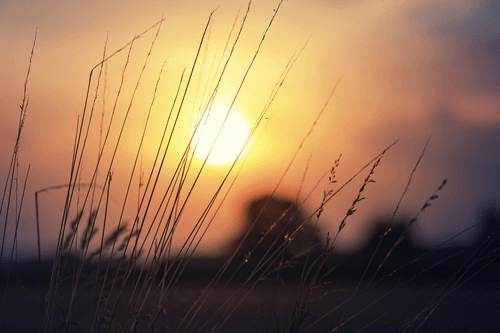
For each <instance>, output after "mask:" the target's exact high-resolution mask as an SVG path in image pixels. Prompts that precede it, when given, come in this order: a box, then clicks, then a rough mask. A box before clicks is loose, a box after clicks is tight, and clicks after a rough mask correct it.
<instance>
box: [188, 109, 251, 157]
mask: <svg viewBox="0 0 500 333" xmlns="http://www.w3.org/2000/svg"><path fill="white" fill-rule="evenodd" d="M228 109H229V108H228V107H222V106H215V105H214V106H213V107H212V109H211V111H210V114H208V112H207V114H205V116H204V117H203V119H202V120H201V122H200V126H199V127H198V130H197V131H196V134H195V136H194V139H193V149H196V151H195V156H196V157H197V158H198V159H200V160H205V158H206V157H207V156H208V154H210V156H209V157H208V160H207V163H210V164H215V165H223V164H228V163H232V162H234V160H235V159H236V157H237V156H238V154H239V152H240V151H241V150H242V149H243V146H244V144H245V141H246V139H247V137H248V134H249V133H250V128H249V126H248V125H247V123H246V121H245V120H244V119H243V117H242V116H241V115H240V113H239V111H238V110H237V109H235V108H234V107H233V109H232V110H231V112H230V113H229V116H228V117H227V120H226V122H225V123H224V118H225V117H226V114H227V111H228ZM207 115H208V120H207ZM221 126H222V130H221V132H220V134H219V137H217V134H218V133H219V130H220V129H221ZM193 128H194V126H193ZM216 139H217V141H216ZM215 141H216V142H215ZM214 142H215V145H214V146H213V148H212V145H213V143H214ZM196 144H197V145H198V146H197V147H196V148H194V147H195V146H196ZM210 149H212V151H211V152H210Z"/></svg>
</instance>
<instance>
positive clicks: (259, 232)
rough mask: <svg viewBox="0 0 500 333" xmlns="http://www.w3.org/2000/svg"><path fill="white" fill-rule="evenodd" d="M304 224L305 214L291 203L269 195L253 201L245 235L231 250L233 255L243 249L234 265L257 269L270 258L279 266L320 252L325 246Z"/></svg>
mask: <svg viewBox="0 0 500 333" xmlns="http://www.w3.org/2000/svg"><path fill="white" fill-rule="evenodd" d="M304 222H305V219H304V217H303V214H302V213H301V212H300V210H299V209H298V207H297V206H296V205H295V203H293V202H292V201H291V200H289V199H286V198H280V197H274V196H273V197H271V196H269V195H265V196H262V197H258V198H256V199H254V200H251V201H250V202H249V203H248V205H247V206H246V219H245V221H244V228H243V231H242V233H241V234H240V235H239V236H238V237H237V238H236V239H235V240H234V241H233V242H232V243H231V245H230V246H229V247H228V252H229V253H231V252H233V251H235V250H236V249H237V248H238V247H239V250H238V253H237V255H236V257H235V259H234V260H233V263H234V265H239V264H240V263H241V262H245V263H244V266H245V267H248V268H253V267H255V265H257V264H258V263H259V262H260V261H261V259H263V258H264V260H267V258H270V257H271V258H272V259H274V258H276V263H279V262H280V260H287V259H297V258H300V257H303V256H304V255H305V254H306V253H307V252H308V251H311V250H313V249H315V248H318V247H319V246H320V244H321V243H322V242H321V240H320V239H319V237H318V235H317V231H316V230H315V228H314V227H312V226H311V225H310V224H309V223H304ZM247 233H248V235H247V236H246V237H245V235H246V234H247ZM281 249H284V251H283V252H282V251H281ZM278 253H280V254H284V256H283V257H280V255H278Z"/></svg>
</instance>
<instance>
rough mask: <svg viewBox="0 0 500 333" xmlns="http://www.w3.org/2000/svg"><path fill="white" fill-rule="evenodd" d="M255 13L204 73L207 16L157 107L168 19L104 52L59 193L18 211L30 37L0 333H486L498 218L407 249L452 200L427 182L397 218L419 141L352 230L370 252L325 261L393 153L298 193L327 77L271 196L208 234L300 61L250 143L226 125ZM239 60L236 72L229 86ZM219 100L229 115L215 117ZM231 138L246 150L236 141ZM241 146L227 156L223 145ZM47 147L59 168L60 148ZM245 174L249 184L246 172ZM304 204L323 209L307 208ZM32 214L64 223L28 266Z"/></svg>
mask: <svg viewBox="0 0 500 333" xmlns="http://www.w3.org/2000/svg"><path fill="white" fill-rule="evenodd" d="M250 6H251V3H250V4H249V5H248V8H246V9H245V10H246V12H245V10H243V11H242V12H241V13H240V16H237V18H236V19H235V21H234V24H233V26H232V28H231V30H230V32H229V34H228V36H227V37H224V38H219V37H217V38H219V39H220V40H223V41H224V42H222V44H221V45H223V49H222V50H218V52H221V53H219V55H218V56H213V59H212V58H210V57H211V54H210V53H209V51H208V50H209V46H210V45H211V44H210V43H216V42H217V40H219V39H217V38H216V37H214V36H212V35H211V29H212V24H213V23H212V15H214V12H212V13H210V14H209V15H207V23H206V26H205V30H204V31H203V33H202V34H201V36H200V37H199V44H198V45H197V48H196V52H195V54H193V55H192V60H193V63H192V66H191V67H190V68H184V69H182V70H179V71H178V72H177V74H179V75H178V76H177V77H176V78H175V79H173V78H172V76H169V77H168V79H167V82H168V84H169V89H168V90H167V91H164V90H162V89H163V88H164V86H162V84H163V81H162V80H165V75H166V74H164V70H165V71H166V72H167V71H168V66H167V65H166V64H167V63H168V60H165V61H164V62H163V63H161V62H158V61H157V60H154V61H153V60H152V59H157V58H152V57H153V55H154V54H155V47H157V43H158V42H157V38H158V36H159V35H160V32H161V28H162V24H163V22H164V18H161V20H159V21H158V22H157V23H155V24H153V25H151V26H150V27H149V28H147V29H146V30H144V31H143V32H142V33H139V34H136V35H135V36H134V37H133V38H131V39H130V41H129V42H126V43H124V44H123V45H122V46H121V47H119V48H117V49H114V50H108V48H107V41H106V44H105V45H104V47H103V53H102V60H101V61H99V62H98V63H97V64H96V65H95V66H94V67H93V68H91V69H89V70H90V76H89V81H88V86H87V90H86V95H85V103H84V106H83V109H82V110H81V113H79V115H78V118H77V119H74V121H73V119H72V120H69V121H68V123H70V124H71V126H68V127H71V128H75V127H74V126H75V125H76V131H75V133H74V137H73V140H74V141H73V144H72V145H73V152H72V153H71V156H63V157H61V158H66V159H67V160H69V161H71V163H70V170H67V173H68V175H69V178H68V180H67V183H65V184H60V185H55V186H50V187H46V188H41V189H38V190H37V191H36V192H35V193H29V194H28V193H25V189H26V184H28V183H29V182H30V168H31V166H27V167H25V166H24V165H23V164H22V161H24V160H25V159H26V157H25V156H23V157H20V156H21V154H22V152H23V146H22V145H21V143H22V137H23V135H25V133H24V130H25V129H26V123H27V122H29V121H30V112H31V109H30V104H29V96H28V91H29V85H30V75H31V74H32V70H33V69H32V68H31V66H32V62H33V61H34V59H35V58H34V57H36V45H37V38H38V37H37V35H36V34H35V37H34V40H33V49H32V52H31V56H30V58H29V65H28V70H27V75H26V80H25V86H24V92H21V96H22V97H21V102H20V105H19V110H18V112H19V117H18V120H19V122H18V123H17V124H15V125H14V124H12V126H17V137H15V138H13V142H14V144H13V148H12V155H11V156H10V161H9V162H8V163H4V162H5V161H6V158H5V157H4V159H3V160H1V161H0V162H2V168H3V169H4V170H8V172H3V173H2V174H1V175H2V176H5V179H3V178H2V179H0V180H1V181H2V182H5V185H4V187H3V190H2V201H1V204H0V217H1V218H2V221H4V222H3V223H2V224H3V225H2V227H1V229H0V231H1V232H2V234H3V238H2V245H1V254H0V260H1V262H0V278H1V283H0V287H1V288H2V289H1V291H0V296H1V297H2V299H3V303H2V307H1V311H2V318H1V322H0V331H2V332H3V331H5V332H29V331H43V332H235V331H241V332H340V331H343V332H416V331H421V332H473V331H481V332H485V331H494V330H495V328H497V327H499V326H500V323H499V322H498V318H497V316H496V314H497V313H498V308H499V307H500V305H499V301H498V300H499V299H500V298H499V297H500V291H499V289H498V282H499V279H498V278H497V274H496V270H495V266H496V265H497V264H498V261H497V259H498V256H499V251H498V249H499V241H498V235H499V226H500V224H499V221H500V217H499V215H498V212H496V211H495V210H494V209H493V210H491V211H489V212H486V213H485V215H484V216H483V218H482V219H481V220H480V221H479V222H478V223H477V224H475V225H473V226H472V227H470V228H467V229H466V230H463V231H462V232H460V233H459V234H458V235H456V236H454V237H451V238H449V239H447V240H445V241H444V242H441V243H440V244H439V245H437V246H433V247H432V248H429V247H427V248H424V247H421V246H419V245H417V244H414V243H412V241H411V233H412V231H413V229H414V228H415V227H416V226H418V224H419V217H420V216H421V215H422V214H425V213H426V210H428V209H429V207H430V206H432V209H439V200H440V198H441V196H442V193H443V191H444V189H446V186H447V183H448V181H447V179H443V180H442V181H441V182H440V183H437V184H436V186H435V190H434V192H432V193H429V194H428V196H427V199H426V200H425V201H423V202H422V203H421V206H420V207H421V208H420V209H417V210H416V211H413V212H411V213H407V212H404V214H403V213H402V212H401V211H400V206H401V205H402V202H404V200H406V196H407V195H408V193H409V191H411V189H412V186H413V185H414V184H413V182H414V177H415V175H416V174H417V173H418V169H419V166H420V163H421V161H422V159H423V158H425V156H426V151H427V149H428V146H429V144H431V143H430V139H429V140H427V142H426V143H425V145H424V146H423V147H421V148H420V151H419V152H418V153H417V158H416V159H415V161H414V167H413V170H412V171H411V172H410V173H409V174H408V175H407V182H406V184H405V186H404V187H403V188H402V189H401V191H400V194H398V197H399V199H398V201H397V203H396V205H395V206H394V207H393V208H392V210H391V212H390V214H389V215H386V216H384V217H383V219H382V221H376V222H379V223H378V224H376V225H375V226H374V225H373V223H372V225H371V226H368V224H367V225H366V227H365V229H366V230H365V229H363V230H362V232H365V233H367V234H370V241H369V242H368V243H367V244H366V245H365V246H364V248H363V249H362V250H360V251H358V252H351V253H342V252H339V251H338V250H339V249H338V248H341V247H342V244H341V243H339V241H338V239H339V237H340V236H339V235H342V234H343V231H344V232H345V230H344V229H345V228H346V226H347V225H349V223H350V221H351V219H352V218H353V215H356V214H359V213H358V212H357V211H358V209H360V210H361V209H362V207H363V204H364V202H365V201H364V200H365V199H366V200H369V199H370V196H377V192H376V191H377V190H376V189H377V185H378V184H379V183H378V178H377V176H378V172H380V171H379V170H380V169H383V164H384V162H385V160H386V159H387V155H389V154H391V152H392V150H393V149H394V147H397V144H398V142H397V141H395V142H390V143H388V144H387V145H386V146H385V147H384V148H383V149H382V150H381V151H380V152H379V153H378V154H376V155H375V156H366V157H365V156H364V157H363V158H364V160H366V164H362V165H360V166H359V167H357V168H356V169H351V170H350V173H343V174H342V175H347V174H348V176H344V177H342V178H341V177H339V176H338V171H339V169H341V168H342V167H343V164H342V163H343V159H344V158H345V157H344V156H343V155H342V154H341V153H340V152H339V153H338V155H336V157H335V159H334V160H333V164H332V165H326V166H324V173H323V174H322V175H316V178H317V179H319V180H318V181H317V182H313V181H309V182H308V183H307V184H306V182H305V180H304V179H306V175H307V176H309V175H308V174H307V172H308V166H309V160H310V159H311V157H309V160H307V158H304V157H303V156H304V155H308V152H304V149H305V148H304V147H309V146H307V145H305V143H306V142H308V140H309V141H310V140H311V137H312V136H313V135H314V131H315V128H316V127H317V125H318V124H321V123H322V122H323V121H324V117H325V113H326V112H328V108H329V103H330V102H331V100H332V98H334V97H335V94H336V93H338V92H337V90H338V87H339V85H341V84H342V80H341V79H340V78H339V79H337V80H335V81H333V83H332V85H331V87H330V88H329V92H328V94H327V95H326V96H323V99H324V102H323V103H322V104H321V106H320V107H319V108H318V110H314V111H311V113H312V114H314V116H313V120H312V122H311V123H310V124H306V125H304V132H303V133H297V136H298V137H300V139H297V142H293V144H292V142H288V143H285V144H284V145H285V146H286V148H283V149H288V150H290V149H291V150H292V154H291V157H290V158H289V159H288V160H287V161H286V162H285V167H284V168H283V170H281V171H280V172H281V176H280V177H278V179H275V183H273V184H272V185H267V184H266V186H267V188H270V190H267V191H266V192H265V193H260V194H259V195H258V196H251V195H248V197H245V198H241V199H239V200H240V202H245V203H244V205H245V207H246V211H245V214H244V216H240V219H241V220H244V222H242V226H241V228H240V230H239V231H238V232H237V233H236V234H237V236H236V237H233V238H232V239H230V240H227V239H224V240H221V239H223V237H222V236H220V235H221V234H225V233H226V231H225V230H226V229H225V228H226V227H224V225H223V224H217V223H218V222H217V220H216V216H218V214H219V212H220V215H222V216H224V217H225V218H226V219H227V218H229V217H232V216H233V215H234V212H233V213H232V211H231V207H227V206H231V205H233V203H234V202H235V201H230V199H228V202H229V203H227V202H226V198H230V196H229V194H232V191H233V192H235V191H237V190H236V188H237V187H238V186H240V182H241V183H242V184H243V185H241V186H242V187H243V188H244V187H245V186H246V184H248V182H247V180H246V177H247V176H248V174H251V170H252V167H254V166H255V165H256V164H255V163H256V162H255V160H252V158H251V156H252V153H253V151H254V149H255V150H256V151H257V152H256V153H254V155H259V151H258V149H259V147H261V148H262V145H261V146H259V140H260V139H261V138H262V137H263V136H264V138H265V134H264V133H266V132H265V130H266V127H267V126H268V125H269V123H270V122H271V121H272V118H273V116H274V115H273V114H271V111H270V110H272V106H273V102H274V101H275V99H277V98H278V97H279V96H280V93H281V89H282V87H286V84H285V83H286V82H287V80H289V79H290V78H291V77H293V70H294V65H295V63H296V62H297V61H299V59H300V56H301V53H302V52H303V50H304V49H305V48H306V46H307V43H305V45H304V46H303V48H301V49H299V50H298V51H297V53H296V54H294V55H292V56H291V58H290V59H289V61H288V62H287V63H284V64H282V65H281V67H280V68H282V72H281V74H280V75H279V77H278V79H277V80H275V81H272V80H273V78H267V77H266V78H260V80H261V81H262V82H265V85H266V86H268V85H270V87H271V91H269V92H268V95H266V97H265V100H266V102H265V103H264V104H263V106H262V108H261V109H259V110H260V111H258V112H257V111H254V115H255V117H254V121H253V123H252V124H251V126H248V127H244V126H243V127H237V126H239V125H238V121H234V122H233V120H234V119H233V118H232V117H233V116H232V115H233V114H235V113H236V112H235V111H234V110H237V106H239V105H241V104H242V103H243V104H244V102H248V101H249V100H250V98H249V97H242V98H241V99H243V101H244V102H240V98H239V96H240V94H241V95H243V93H242V91H244V90H245V89H246V87H247V78H248V80H249V81H250V82H252V83H254V82H255V81H252V80H253V79H251V74H252V73H253V71H254V66H258V64H257V63H258V59H259V54H260V52H261V48H262V45H265V43H266V38H267V37H268V33H271V32H272V28H273V22H274V20H275V18H276V17H279V11H280V6H281V2H280V3H279V5H278V6H277V7H276V8H275V9H274V13H273V14H272V16H271V17H270V19H269V23H268V25H267V26H266V27H265V29H264V30H263V31H262V32H261V35H260V36H261V37H260V39H259V40H258V42H257V43H256V44H255V47H254V49H252V50H251V51H249V50H248V48H247V47H246V46H245V47H244V48H242V50H240V49H239V47H240V44H241V43H242V42H241V41H240V36H242V33H243V32H245V31H246V30H245V29H248V27H247V25H248V24H249V23H248V22H247V16H248V14H249V12H250ZM148 38H149V39H148ZM225 38H227V39H225ZM212 39H214V40H212ZM145 40H146V42H145ZM220 40H219V41H220ZM137 48H140V49H141V50H139V51H137V52H139V55H137V54H136V53H135V52H136V49H137ZM240 51H242V52H243V53H244V54H245V55H246V56H247V58H246V60H247V62H246V63H245V65H241V61H240V60H239V58H236V55H235V58H233V54H237V52H240ZM216 54H217V53H216ZM141 57H142V58H141ZM137 59H142V60H137ZM235 59H238V61H240V65H238V66H236V69H237V70H236V73H232V72H230V70H231V68H232V67H231V66H233V63H234V62H235V61H236V60H235ZM254 64H257V65H254ZM151 66H152V67H153V68H154V69H155V70H156V72H155V73H156V74H155V75H153V74H152V71H149V67H151ZM34 70H36V69H34ZM168 73H169V75H170V74H171V73H170V72H168ZM227 73H231V75H229V74H227ZM235 77H236V78H237V79H235ZM271 81H272V82H274V83H272V84H270V83H269V82H271ZM173 82H175V85H174V83H173ZM252 89H253V88H252ZM251 91H252V90H251ZM219 96H223V97H219ZM228 96H230V97H229V98H228ZM243 96H244V95H243ZM219 99H223V100H224V103H221V104H218V102H219ZM136 100H138V101H137V102H136ZM110 101H111V102H110ZM136 104H138V105H140V107H138V106H136ZM157 105H159V106H157ZM220 105H222V106H220ZM156 108H158V109H160V110H161V112H155V111H156V110H157V109H156ZM137 109H139V110H140V111H137ZM221 110H222V111H221ZM221 112H222V113H221ZM232 112H233V113H232ZM268 112H269V113H268ZM138 114H139V115H138ZM141 117H142V118H141ZM217 117H218V118H217ZM212 119H216V120H215V121H214V124H215V125H212V123H211V121H212ZM217 119H218V120H217ZM278 119H281V120H280V121H283V120H282V119H283V118H278ZM71 121H73V122H71ZM131 123H132V124H133V126H132V125H131ZM279 125H280V127H286V124H285V123H280V124H279ZM231 129H232V130H233V131H231ZM61 131H69V128H65V129H61ZM241 133H243V134H244V136H243V140H242V141H241V142H240V141H238V140H237V139H238V137H233V136H232V135H236V134H241ZM209 134H210V135H209ZM226 134H227V135H228V137H225V136H224V135H226ZM204 135H205V136H204ZM236 141H238V142H239V143H238V144H237V146H236V149H235V150H233V149H234V147H233V146H230V145H228V143H235V142H236ZM221 142H222V144H221ZM266 144H267V143H266ZM280 144H282V143H280ZM50 145H51V147H50V148H52V150H54V151H58V144H57V143H55V142H52V143H51V144H50ZM313 146H314V145H313ZM290 147H292V148H290ZM60 151H62V149H61V150H60ZM266 156H267V155H266ZM297 156H300V158H302V160H301V161H306V163H305V165H303V166H301V167H298V168H299V169H301V170H302V173H303V177H302V180H301V182H300V183H299V187H298V189H296V190H294V192H293V193H294V194H293V195H292V194H290V193H291V192H289V193H284V192H283V191H282V190H281V189H280V185H281V184H282V182H283V179H284V178H285V177H286V176H287V173H288V172H289V171H290V170H291V169H292V168H294V167H295V166H296V164H299V163H298V162H297V161H298V160H299V158H298V157H297ZM281 157H282V156H276V158H277V159H281ZM27 160H29V157H28V158H27ZM20 161H21V163H20ZM247 161H248V163H249V164H251V165H252V167H249V168H246V164H245V163H247ZM252 163H253V164H252ZM265 163H266V166H268V167H269V168H271V164H272V160H270V159H269V158H267V157H266V162H265ZM221 170H222V171H221ZM249 170H250V171H249ZM308 179H310V178H308ZM352 184H356V186H358V187H357V188H356V191H355V193H354V195H353V196H352V197H349V203H350V204H349V206H348V207H347V209H346V210H344V211H343V213H342V214H343V216H342V218H341V221H340V223H339V225H338V228H337V227H336V228H335V233H332V232H330V231H325V230H322V229H321V223H320V221H321V219H323V218H324V216H323V214H324V212H325V209H328V208H329V207H331V206H332V205H333V203H334V202H335V200H336V199H337V198H338V197H339V196H340V195H341V194H343V193H344V191H345V188H346V187H347V186H348V185H352ZM233 188H234V190H233ZM241 191H243V192H241ZM301 191H302V192H301ZM53 192H54V193H55V192H57V194H54V196H53V197H52V198H55V199H54V200H55V201H56V203H55V204H54V205H53V206H50V209H49V208H47V207H44V206H43V203H42V198H44V197H43V196H45V195H48V194H49V193H53ZM238 193H239V195H238V196H237V197H239V196H241V193H246V192H245V189H243V190H240V192H238ZM313 193H314V195H315V196H316V198H317V197H318V194H317V193H319V197H320V198H321V197H322V199H321V201H319V202H315V203H314V207H313V208H311V201H312V200H309V199H310V197H312V196H313ZM33 195H34V197H35V202H34V211H35V212H36V214H35V216H32V221H31V222H30V223H32V225H36V228H35V229H36V236H35V235H34V234H33V235H29V237H30V239H31V244H30V245H31V247H32V248H36V249H37V250H36V256H32V257H31V258H28V259H26V258H22V260H21V259H18V257H22V256H20V255H19V253H18V246H20V245H22V244H19V242H21V240H20V239H22V238H23V236H24V235H22V234H21V233H20V232H19V230H21V229H19V226H20V223H24V217H23V218H21V217H22V216H23V209H26V208H25V207H24V206H23V202H24V200H25V198H27V197H28V196H30V197H32V196H33ZM365 196H366V197H365ZM44 208H45V212H46V211H47V210H55V211H57V213H55V214H53V215H51V218H54V216H57V218H58V219H60V220H58V222H57V224H56V225H57V228H52V227H51V229H50V234H51V235H52V236H51V237H52V239H53V240H54V243H55V245H54V249H53V251H52V253H51V255H47V254H42V252H43V251H42V249H41V241H40V234H41V233H43V232H44V228H48V227H47V226H46V225H45V224H44V222H43V218H42V217H41V216H40V214H41V212H42V211H44ZM223 214H226V215H223ZM488 214H489V215H488ZM22 221H23V222H22ZM367 222H368V221H367ZM372 222H373V221H372ZM476 228H477V229H479V230H482V232H479V233H478V234H480V236H479V237H477V239H478V240H477V241H476V242H474V243H473V244H470V245H468V246H456V245H449V244H456V243H453V241H454V239H455V238H456V237H460V236H461V234H463V233H467V232H469V231H470V230H471V229H476ZM372 229H373V230H372ZM218 235H219V236H220V237H219V238H217V237H218ZM205 236H206V237H207V238H209V239H210V241H209V242H212V243H211V244H217V245H218V250H217V251H218V252H217V251H216V250H214V251H213V252H210V251H207V250H206V248H209V247H210V246H209V245H206V241H205ZM35 244H36V245H35ZM200 244H201V245H200ZM203 244H205V245H203ZM203 246H205V247H203ZM200 249H201V250H200Z"/></svg>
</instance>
